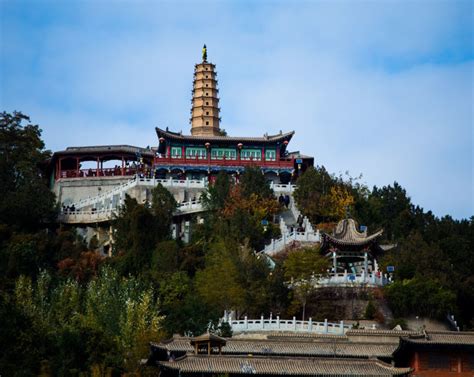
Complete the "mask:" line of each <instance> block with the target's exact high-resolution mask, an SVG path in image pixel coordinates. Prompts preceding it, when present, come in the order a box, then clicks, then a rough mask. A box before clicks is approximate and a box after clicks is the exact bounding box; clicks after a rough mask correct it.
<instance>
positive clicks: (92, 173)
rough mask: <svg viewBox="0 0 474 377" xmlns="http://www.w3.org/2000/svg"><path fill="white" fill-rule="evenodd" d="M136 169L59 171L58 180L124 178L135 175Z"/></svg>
mask: <svg viewBox="0 0 474 377" xmlns="http://www.w3.org/2000/svg"><path fill="white" fill-rule="evenodd" d="M137 172H138V169H136V168H124V169H123V170H122V168H104V169H79V170H61V171H60V172H59V178H91V177H125V176H133V175H135V174H137Z"/></svg>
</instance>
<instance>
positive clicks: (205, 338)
mask: <svg viewBox="0 0 474 377" xmlns="http://www.w3.org/2000/svg"><path fill="white" fill-rule="evenodd" d="M188 342H189V344H192V345H194V344H196V343H205V342H211V344H222V345H225V344H226V340H225V339H224V338H221V337H220V336H217V335H215V334H211V333H205V334H202V335H199V336H196V337H194V338H191V339H190V340H189V339H188ZM191 349H192V348H191Z"/></svg>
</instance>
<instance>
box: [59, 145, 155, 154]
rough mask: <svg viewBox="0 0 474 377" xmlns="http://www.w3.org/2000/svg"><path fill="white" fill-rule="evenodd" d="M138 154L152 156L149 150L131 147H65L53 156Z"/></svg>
mask: <svg viewBox="0 0 474 377" xmlns="http://www.w3.org/2000/svg"><path fill="white" fill-rule="evenodd" d="M137 152H139V153H140V154H142V155H146V156H153V155H154V153H153V151H152V150H151V149H148V148H141V147H134V146H132V145H97V146H86V147H67V148H66V149H65V150H63V151H57V152H54V155H61V156H63V155H85V154H104V153H130V154H135V153H137Z"/></svg>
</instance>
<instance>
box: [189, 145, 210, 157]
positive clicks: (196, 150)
mask: <svg viewBox="0 0 474 377" xmlns="http://www.w3.org/2000/svg"><path fill="white" fill-rule="evenodd" d="M186 158H198V159H205V158H206V148H200V147H188V148H186Z"/></svg>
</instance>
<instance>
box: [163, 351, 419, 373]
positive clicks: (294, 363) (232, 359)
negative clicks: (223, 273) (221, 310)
mask: <svg viewBox="0 0 474 377" xmlns="http://www.w3.org/2000/svg"><path fill="white" fill-rule="evenodd" d="M159 364H160V365H161V366H163V367H166V368H170V369H175V370H179V371H180V372H181V373H235V374H264V375H300V376H339V377H340V376H379V377H381V376H402V375H406V374H408V373H409V372H410V371H411V369H410V368H395V367H392V366H391V365H390V364H387V363H384V362H382V361H379V360H375V359H340V358H329V359H321V358H298V357H292V358H285V357H268V356H267V357H264V356H258V357H252V356H247V357H244V356H217V355H216V356H207V355H197V356H196V355H186V356H183V357H181V358H178V359H176V360H175V361H162V362H159Z"/></svg>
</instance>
